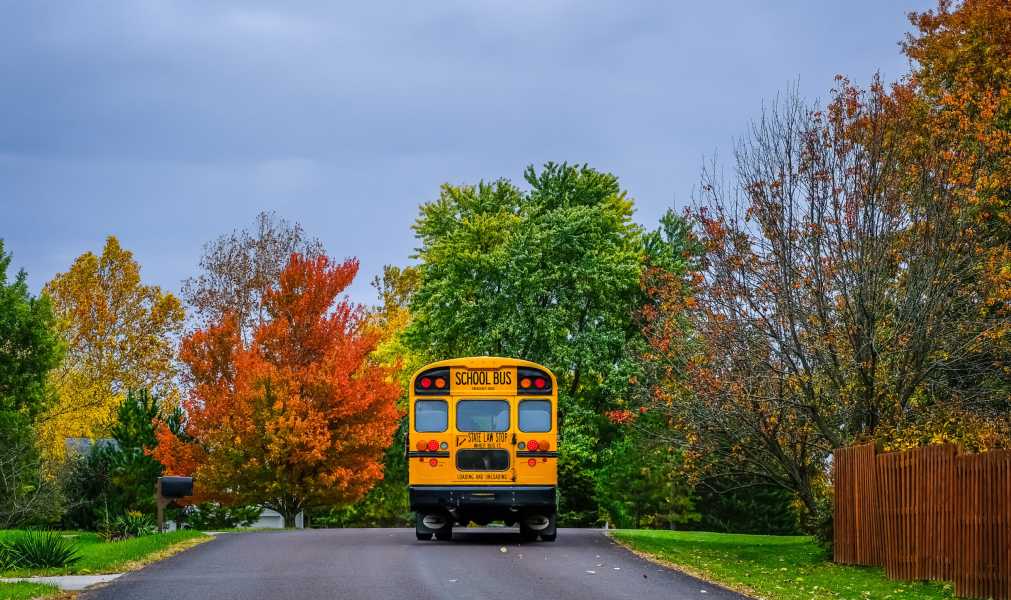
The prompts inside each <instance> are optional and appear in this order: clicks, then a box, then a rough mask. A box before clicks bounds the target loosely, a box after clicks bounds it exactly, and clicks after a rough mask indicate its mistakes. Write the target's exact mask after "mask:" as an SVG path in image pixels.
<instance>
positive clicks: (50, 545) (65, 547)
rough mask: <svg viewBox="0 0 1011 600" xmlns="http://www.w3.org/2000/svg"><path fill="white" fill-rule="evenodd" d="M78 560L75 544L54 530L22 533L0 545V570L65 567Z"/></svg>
mask: <svg viewBox="0 0 1011 600" xmlns="http://www.w3.org/2000/svg"><path fill="white" fill-rule="evenodd" d="M79 560H81V555H80V553H79V552H78V549H77V544H76V543H75V542H74V541H73V540H71V539H69V538H67V537H64V536H63V535H62V534H60V533H59V532H57V531H25V532H22V533H21V534H19V535H17V536H15V537H13V538H11V539H8V540H4V541H2V542H0V569H4V570H6V569H16V568H46V567H65V566H67V565H72V564H74V563H75V562H77V561H79Z"/></svg>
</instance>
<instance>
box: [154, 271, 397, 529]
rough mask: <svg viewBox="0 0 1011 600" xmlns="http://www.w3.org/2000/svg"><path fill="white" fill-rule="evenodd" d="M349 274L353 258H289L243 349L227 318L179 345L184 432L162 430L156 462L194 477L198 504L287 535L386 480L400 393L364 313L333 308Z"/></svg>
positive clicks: (340, 304) (340, 302)
mask: <svg viewBox="0 0 1011 600" xmlns="http://www.w3.org/2000/svg"><path fill="white" fill-rule="evenodd" d="M357 272H358V261H357V260H355V259H349V260H347V261H345V262H343V263H341V264H334V263H333V262H331V261H330V260H329V259H328V258H326V257H319V258H313V259H306V258H303V257H302V256H300V255H298V254H293V255H292V256H291V258H290V260H289V262H288V264H287V266H286V268H285V269H284V271H283V272H282V273H281V275H280V278H279V280H278V282H277V283H276V285H274V286H272V287H271V288H270V289H268V290H266V291H265V295H264V298H265V306H266V313H267V318H266V319H265V320H264V321H263V322H261V323H260V324H259V325H258V326H257V327H256V328H255V330H254V333H253V336H252V339H251V341H250V342H249V343H248V344H244V343H243V342H242V338H241V336H240V333H239V328H238V323H237V321H236V319H235V318H234V316H231V317H225V318H224V319H223V320H222V322H219V323H217V324H214V325H212V326H210V327H208V328H207V329H203V330H198V331H196V332H194V333H193V334H191V335H189V336H188V337H186V338H185V339H184V340H183V343H182V348H181V351H180V356H181V359H182V361H183V362H184V363H185V364H186V365H187V366H188V367H189V378H190V381H189V383H190V384H191V385H190V388H191V392H190V394H189V395H188V397H187V399H186V400H185V401H184V408H185V410H186V414H187V422H186V426H185V428H184V432H183V434H182V435H179V436H177V435H174V434H173V433H172V432H171V431H170V429H169V428H168V427H167V426H162V427H160V428H159V432H158V442H159V443H158V446H157V448H156V449H155V450H154V452H153V454H154V456H155V458H157V459H158V460H159V461H160V462H161V463H162V464H163V465H165V468H166V472H168V473H173V474H184V475H193V476H195V477H196V479H197V487H198V496H197V498H196V499H215V500H220V501H224V502H230V503H232V502H235V503H256V504H260V505H263V506H266V507H268V508H272V509H274V510H276V511H278V512H279V513H281V514H282V515H283V516H284V519H285V523H286V525H288V526H291V525H292V524H293V523H294V518H295V515H297V514H298V513H299V512H300V511H302V510H304V509H305V508H308V507H312V506H320V505H334V504H344V503H349V502H354V501H355V500H357V499H359V498H361V497H362V496H363V495H364V494H365V493H366V492H367V491H368V490H369V489H370V488H371V487H372V485H373V484H375V482H377V481H378V480H381V479H382V477H383V453H384V451H385V450H386V449H387V448H388V447H389V445H390V443H391V441H392V435H393V432H394V430H395V429H396V427H397V423H398V420H399V418H400V414H399V412H398V410H397V408H396V405H395V402H396V399H397V397H398V396H399V389H398V386H397V384H396V383H395V382H394V380H393V373H392V372H391V371H390V369H389V368H388V367H384V366H382V365H380V364H378V363H377V362H375V361H374V360H372V359H371V357H370V356H371V354H372V352H373V350H375V348H376V345H377V343H378V342H379V337H378V333H377V332H376V331H375V330H374V328H371V327H369V325H368V322H367V319H366V314H365V312H364V310H363V309H362V308H361V307H360V306H356V305H352V304H350V303H349V302H348V300H347V299H340V298H339V296H340V294H341V293H342V292H343V291H344V290H345V289H346V288H347V286H348V285H349V284H350V283H351V281H352V280H353V279H354V277H355V275H356V273H357Z"/></svg>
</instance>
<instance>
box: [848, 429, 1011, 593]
mask: <svg viewBox="0 0 1011 600" xmlns="http://www.w3.org/2000/svg"><path fill="white" fill-rule="evenodd" d="M833 464H834V469H835V475H834V480H835V520H834V529H835V533H834V535H835V538H834V540H833V542H834V543H833V555H834V559H835V561H836V562H838V563H843V564H852V565H869V566H882V567H884V568H885V572H886V573H887V575H888V576H889V577H891V578H893V579H904V580H924V579H932V580H945V581H953V582H954V583H955V593H956V594H957V595H959V596H964V597H967V598H994V599H1001V600H1011V576H1009V574H1011V552H1009V549H1011V452H1009V451H993V452H986V453H983V454H962V453H961V452H959V449H958V448H957V447H956V446H952V445H937V446H926V447H924V448H917V449H915V450H908V451H905V452H894V453H886V454H877V453H876V452H875V449H874V445H873V444H868V445H866V446H853V447H851V448H840V449H838V450H836V451H835V454H834V458H833Z"/></svg>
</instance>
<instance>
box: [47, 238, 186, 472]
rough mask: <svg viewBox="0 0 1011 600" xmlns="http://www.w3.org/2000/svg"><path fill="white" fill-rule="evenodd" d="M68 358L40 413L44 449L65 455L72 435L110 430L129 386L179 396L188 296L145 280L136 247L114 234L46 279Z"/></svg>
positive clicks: (102, 433)
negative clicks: (179, 346) (178, 363)
mask: <svg viewBox="0 0 1011 600" xmlns="http://www.w3.org/2000/svg"><path fill="white" fill-rule="evenodd" d="M45 293H46V294H48V295H49V297H50V298H51V299H52V303H53V309H54V312H55V313H56V316H57V319H58V327H59V331H60V334H61V335H62V336H63V338H64V340H65V343H66V345H67V354H66V358H65V360H64V362H63V364H62V365H61V367H60V368H58V369H56V370H55V371H54V373H53V384H54V386H55V388H56V390H57V392H58V395H59V399H58V401H57V403H56V404H55V405H54V406H53V407H52V408H51V409H50V410H49V411H48V413H47V414H46V415H45V416H44V417H43V418H42V419H41V420H40V426H39V438H40V442H41V444H42V447H43V449H44V451H45V452H46V454H48V455H49V456H51V457H59V456H62V455H63V452H64V439H65V438H68V437H89V438H98V437H103V436H106V435H108V434H109V428H110V427H111V425H112V424H113V422H114V420H115V416H116V410H117V407H118V406H119V404H120V402H121V401H122V399H123V397H124V396H125V395H126V392H127V390H129V389H134V388H144V389H148V390H150V391H151V392H152V393H153V394H156V395H159V396H160V397H162V398H163V399H165V401H166V402H174V401H177V397H178V391H177V390H176V389H175V387H174V378H175V375H176V369H175V363H174V345H175V340H176V339H177V336H178V334H179V333H180V332H181V329H182V325H183V318H184V312H183V308H182V304H181V303H180V302H179V300H178V299H177V298H176V297H175V296H173V295H172V294H170V293H167V292H163V291H162V290H161V289H160V288H159V287H158V286H153V285H144V284H143V283H142V282H141V279H140V265H138V264H137V261H136V260H134V258H133V254H132V253H131V252H129V251H128V250H125V249H124V248H123V247H122V246H120V244H119V241H118V240H117V239H116V238H115V237H113V236H109V237H108V238H107V239H106V242H105V247H104V248H103V249H102V254H101V256H96V255H95V254H94V253H92V252H85V253H84V254H82V255H81V256H79V257H78V258H77V260H75V261H74V264H73V265H71V267H70V269H69V270H68V271H67V272H66V273H59V274H57V275H56V276H55V277H54V278H53V280H52V281H50V282H49V283H48V284H46V287H45Z"/></svg>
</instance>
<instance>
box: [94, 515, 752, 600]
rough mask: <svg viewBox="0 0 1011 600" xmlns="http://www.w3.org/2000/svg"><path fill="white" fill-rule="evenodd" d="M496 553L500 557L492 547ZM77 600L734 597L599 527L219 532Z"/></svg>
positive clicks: (668, 599) (727, 599) (735, 599)
mask: <svg viewBox="0 0 1011 600" xmlns="http://www.w3.org/2000/svg"><path fill="white" fill-rule="evenodd" d="M502 548H505V549H506V552H502ZM79 598H80V600H198V599H202V598H208V599H215V600H240V599H241V600H259V599H263V600H268V599H269V600H289V599H290V600H335V599H336V600H343V599H357V598H361V599H363V600H386V599H391V600H393V599H396V600H405V599H409V600H430V599H431V600H435V599H441V598H460V599H467V600H477V599H487V600H499V599H501V600H518V599H524V600H525V599H528V598H531V599H537V600H570V599H571V600H596V599H604V598H608V599H610V598H616V599H624V598H627V599H629V600H632V599H634V600H653V599H659V598H663V599H664V600H681V599H686V598H693V599H695V598H706V599H709V600H731V599H733V600H741V599H742V598H744V596H740V595H738V594H734V593H732V592H728V591H725V590H722V589H720V588H717V587H714V586H712V585H710V584H707V583H703V582H701V581H699V580H697V579H694V578H692V577H688V576H687V575H684V574H681V573H677V572H674V571H670V570H667V569H663V568H660V567H658V566H656V565H654V564H652V563H650V562H648V561H645V560H643V559H641V558H639V557H637V556H635V555H634V554H632V553H631V552H629V551H627V550H625V549H624V548H622V547H621V546H618V545H617V544H615V543H614V542H612V541H611V540H610V539H609V538H608V537H606V536H605V535H604V534H603V533H602V532H600V531H599V530H590V529H561V530H559V532H558V541H557V542H554V543H546V542H534V543H523V542H521V541H520V538H519V534H518V533H516V532H515V530H513V529H504V530H503V529H498V530H496V529H466V530H457V531H456V532H455V533H454V535H453V541H451V542H437V541H431V542H419V541H417V540H415V538H414V531H412V530H410V529H321V530H303V531H283V532H281V531H279V532H262V533H241V534H224V535H221V536H219V537H218V538H217V539H215V540H213V541H211V542H208V543H205V544H201V545H199V546H196V547H195V548H192V549H190V550H187V551H186V552H183V553H182V554H178V555H176V556H173V557H171V558H169V559H166V560H164V561H162V562H159V563H155V564H153V565H150V566H148V567H146V568H144V569H142V570H140V571H136V572H134V573H128V574H127V575H125V576H123V577H121V578H119V579H117V580H116V581H114V582H112V583H110V584H108V585H106V586H104V587H102V588H98V589H93V590H91V591H88V592H85V593H83V594H82V595H81V596H80V597H79Z"/></svg>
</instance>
